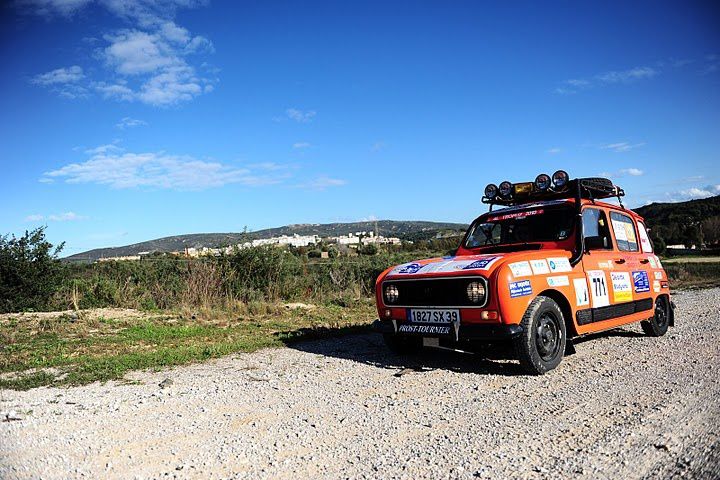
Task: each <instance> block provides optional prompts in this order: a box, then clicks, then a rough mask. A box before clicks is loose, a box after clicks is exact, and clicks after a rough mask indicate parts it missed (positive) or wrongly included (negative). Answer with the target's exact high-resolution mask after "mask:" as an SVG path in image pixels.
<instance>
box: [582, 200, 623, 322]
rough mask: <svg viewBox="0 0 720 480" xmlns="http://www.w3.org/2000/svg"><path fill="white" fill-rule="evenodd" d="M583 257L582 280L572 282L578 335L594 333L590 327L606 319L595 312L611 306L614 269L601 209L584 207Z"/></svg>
mask: <svg viewBox="0 0 720 480" xmlns="http://www.w3.org/2000/svg"><path fill="white" fill-rule="evenodd" d="M582 222H583V244H584V248H585V253H584V255H583V258H582V266H583V270H584V271H585V279H584V281H583V279H575V280H573V282H574V285H573V286H574V287H575V301H576V306H577V315H576V318H577V323H578V333H585V332H588V331H592V330H593V325H592V324H593V323H595V322H597V321H601V318H602V319H606V318H604V317H601V316H599V315H595V312H598V311H601V310H598V309H603V308H605V307H608V306H609V305H610V302H611V294H610V285H611V284H610V280H611V279H610V272H611V271H612V270H613V268H614V263H613V262H614V259H615V251H614V249H613V242H612V235H611V233H610V226H609V222H608V215H607V212H606V211H605V210H604V209H603V208H600V207H595V206H586V207H585V208H583V213H582Z"/></svg>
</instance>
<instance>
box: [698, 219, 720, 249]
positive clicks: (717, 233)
mask: <svg viewBox="0 0 720 480" xmlns="http://www.w3.org/2000/svg"><path fill="white" fill-rule="evenodd" d="M702 232H703V237H704V238H705V243H706V244H707V245H717V244H718V243H720V216H718V215H716V216H714V217H710V218H706V219H705V220H704V221H703V222H702Z"/></svg>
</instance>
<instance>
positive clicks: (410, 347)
mask: <svg viewBox="0 0 720 480" xmlns="http://www.w3.org/2000/svg"><path fill="white" fill-rule="evenodd" d="M383 340H385V345H387V347H388V349H390V351H391V352H393V353H395V354H397V355H412V354H415V353H419V352H420V351H421V350H422V337H410V336H405V335H396V334H394V333H384V334H383Z"/></svg>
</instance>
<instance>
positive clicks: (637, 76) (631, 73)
mask: <svg viewBox="0 0 720 480" xmlns="http://www.w3.org/2000/svg"><path fill="white" fill-rule="evenodd" d="M658 73H659V72H658V71H657V70H655V69H653V68H650V67H635V68H631V69H630V70H623V71H619V72H617V71H612V72H605V73H601V74H600V75H597V76H596V77H595V79H596V80H597V81H599V82H601V83H629V82H634V81H636V80H643V79H648V78H652V77H654V76H655V75H657V74H658Z"/></svg>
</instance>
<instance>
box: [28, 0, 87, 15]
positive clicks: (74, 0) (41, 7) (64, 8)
mask: <svg viewBox="0 0 720 480" xmlns="http://www.w3.org/2000/svg"><path fill="white" fill-rule="evenodd" d="M92 2H93V0H18V1H17V5H18V6H19V7H21V8H23V9H27V10H30V11H32V12H33V13H35V14H37V15H41V16H54V15H62V16H65V17H69V16H72V15H73V14H74V13H75V12H77V11H78V10H80V9H82V8H83V7H85V6H87V5H89V4H90V3H92Z"/></svg>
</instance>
